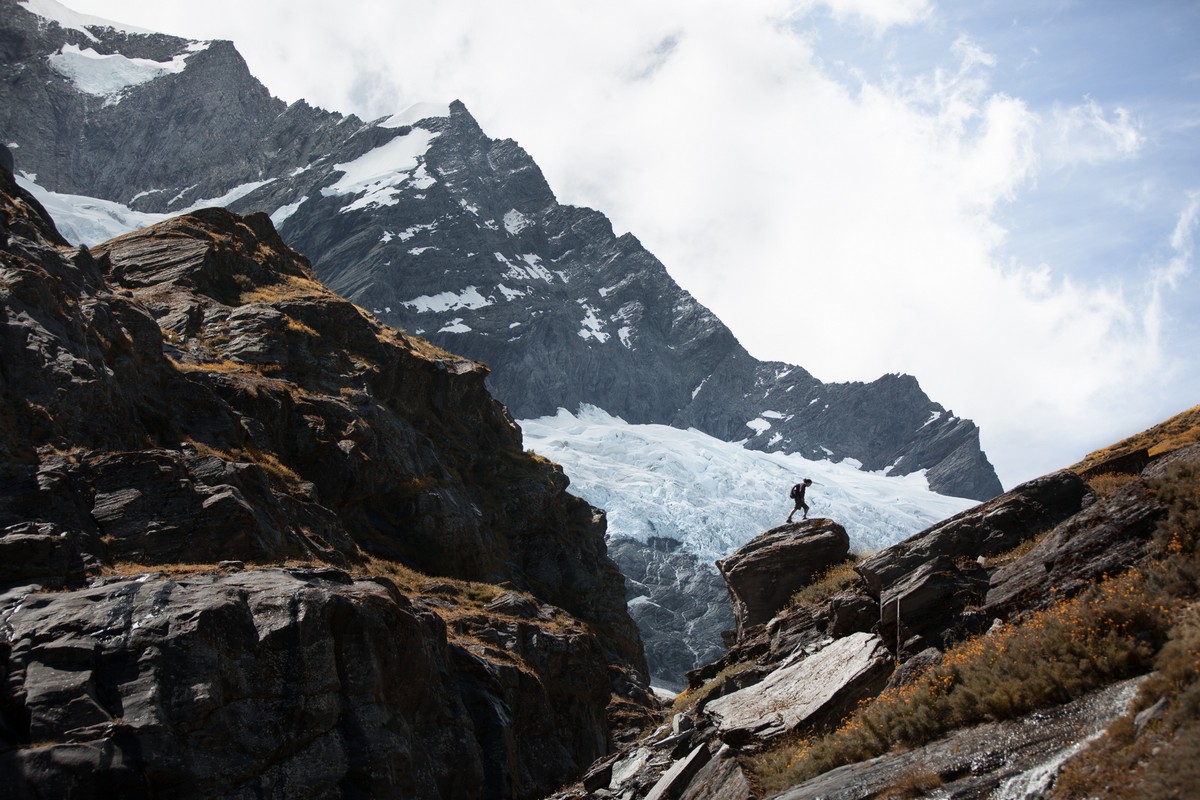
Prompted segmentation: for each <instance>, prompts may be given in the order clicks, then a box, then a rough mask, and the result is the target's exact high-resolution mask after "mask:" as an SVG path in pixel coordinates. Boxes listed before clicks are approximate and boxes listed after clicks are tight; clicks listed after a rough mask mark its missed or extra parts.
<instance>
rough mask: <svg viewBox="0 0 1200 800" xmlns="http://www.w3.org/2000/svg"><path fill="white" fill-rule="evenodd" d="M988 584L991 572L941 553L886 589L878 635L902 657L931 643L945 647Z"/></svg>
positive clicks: (882, 598)
mask: <svg viewBox="0 0 1200 800" xmlns="http://www.w3.org/2000/svg"><path fill="white" fill-rule="evenodd" d="M987 587H988V576H987V572H986V571H985V570H984V569H983V568H982V567H980V566H979V565H978V564H975V563H974V562H972V561H968V562H965V563H963V564H962V566H959V565H957V564H955V562H954V561H953V560H951V559H949V558H947V557H945V556H939V557H937V558H935V559H934V560H933V561H929V562H926V563H924V564H922V565H921V566H919V567H917V568H916V569H915V570H913V571H912V572H911V573H909V574H908V575H906V576H904V577H903V578H902V579H901V580H898V581H896V583H894V584H892V585H891V586H889V587H887V588H886V589H884V591H883V593H882V595H881V596H880V598H879V635H880V636H882V637H883V640H884V642H886V643H887V644H888V646H889V647H891V648H893V650H894V652H895V653H896V655H897V656H899V657H900V658H904V657H906V656H907V655H909V654H910V653H912V652H916V651H917V650H922V649H924V648H926V647H929V646H933V647H937V648H939V649H944V648H945V646H946V644H947V641H946V635H947V633H949V632H950V631H951V630H953V629H954V628H956V627H957V626H958V625H959V624H960V622H961V614H962V612H963V610H964V609H965V608H966V607H967V606H970V605H977V604H979V603H980V602H981V601H982V600H983V597H984V595H985V594H986V593H987Z"/></svg>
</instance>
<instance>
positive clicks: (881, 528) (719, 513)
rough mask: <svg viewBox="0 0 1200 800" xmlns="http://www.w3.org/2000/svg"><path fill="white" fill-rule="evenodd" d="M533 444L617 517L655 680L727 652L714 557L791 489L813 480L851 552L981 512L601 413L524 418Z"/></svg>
mask: <svg viewBox="0 0 1200 800" xmlns="http://www.w3.org/2000/svg"><path fill="white" fill-rule="evenodd" d="M520 424H521V428H522V430H523V431H524V433H525V447H526V448H528V449H530V450H533V451H534V452H536V453H538V454H540V455H543V456H545V457H547V458H549V459H551V460H553V461H556V462H558V463H559V464H561V465H562V466H563V469H564V471H565V472H566V473H567V475H568V476H569V477H570V478H571V487H572V491H574V492H576V493H577V494H579V495H580V496H581V497H583V498H584V499H585V500H587V501H588V502H589V503H591V504H593V505H595V506H599V507H600V508H604V509H605V510H606V511H607V514H608V540H609V545H608V547H609V555H610V556H611V557H612V559H613V560H614V561H616V563H617V566H618V567H620V569H621V572H622V573H623V574H624V575H625V577H626V581H627V587H626V599H627V600H628V601H629V611H630V614H631V616H633V618H634V621H635V622H637V623H638V628H639V629H640V631H641V634H642V641H643V642H644V643H645V647H646V658H647V660H648V661H649V662H650V669H651V675H652V677H653V679H654V680H655V682H656V684H657V685H661V686H663V687H664V688H668V689H672V690H680V689H682V688H683V685H684V681H683V675H684V673H685V672H687V671H688V670H691V669H695V668H696V667H698V666H701V665H703V664H706V663H709V662H711V661H714V660H716V659H717V658H718V657H719V656H720V655H721V654H722V652H723V651H724V646H723V644H722V641H721V636H720V634H721V632H722V631H725V630H729V629H731V628H732V627H733V616H732V612H731V610H730V606H729V597H728V594H727V592H726V588H725V582H724V580H723V579H722V578H721V577H720V576H719V575H718V574H717V572H716V569H715V568H714V566H713V562H714V561H716V560H717V559H718V558H722V557H724V556H727V555H729V554H730V553H732V552H734V551H735V550H737V549H738V548H740V547H742V546H743V545H745V544H746V543H747V542H749V541H750V540H751V539H753V538H754V537H755V536H757V535H758V534H760V533H762V532H763V531H765V530H768V529H770V528H773V527H776V526H778V525H780V524H782V523H783V522H784V520H785V518H786V517H787V515H788V512H789V511H791V509H792V505H793V503H792V501H791V500H790V499H788V497H787V491H788V489H789V488H790V487H791V486H792V484H794V483H797V482H799V481H800V479H801V478H804V477H808V478H812V480H813V485H812V486H811V487H810V488H809V490H808V493H807V499H808V503H809V505H810V506H811V510H810V512H809V515H810V516H811V517H829V518H831V519H834V520H837V521H838V522H839V523H841V524H842V526H843V527H844V528H845V529H846V532H847V533H848V534H849V535H850V544H851V549H852V551H853V552H856V553H859V554H863V553H868V552H873V551H876V550H880V549H883V548H885V547H888V546H890V545H892V544H895V543H896V542H899V541H902V540H904V539H906V538H908V537H909V536H911V535H913V534H914V533H916V532H918V531H920V530H922V529H924V528H926V527H928V526H929V525H931V524H933V523H935V522H938V521H939V520H942V519H945V518H947V517H951V516H953V515H955V514H957V513H959V512H960V511H963V510H964V509H966V508H969V507H970V506H972V505H974V503H973V501H970V500H965V499H962V498H956V497H946V496H944V495H940V494H936V493H934V492H932V491H930V490H929V486H928V484H927V482H926V480H925V478H924V476H923V475H922V474H919V473H918V474H912V475H907V476H905V477H903V478H895V477H887V476H885V475H882V474H879V473H871V472H864V471H862V470H859V469H855V468H854V467H853V466H851V465H850V464H847V463H845V462H842V463H833V462H831V461H828V460H820V461H814V460H809V459H807V458H804V457H803V456H799V455H795V454H784V453H768V452H762V451H758V450H749V449H746V448H744V447H742V446H740V445H737V444H734V443H730V442H723V441H720V440H719V439H715V438H713V437H711V436H708V435H707V434H704V433H701V432H700V431H697V430H695V429H692V430H686V431H685V430H680V429H678V428H672V427H669V426H666V425H631V424H628V423H626V422H625V421H623V420H621V419H617V418H614V417H613V416H611V415H609V414H607V413H605V412H604V411H601V410H599V409H596V408H584V409H582V410H581V411H580V412H579V413H578V414H577V415H576V414H571V413H568V412H567V411H565V410H561V409H560V410H559V412H558V413H557V414H555V415H553V416H547V417H542V418H539V419H530V420H522V421H521V423H520Z"/></svg>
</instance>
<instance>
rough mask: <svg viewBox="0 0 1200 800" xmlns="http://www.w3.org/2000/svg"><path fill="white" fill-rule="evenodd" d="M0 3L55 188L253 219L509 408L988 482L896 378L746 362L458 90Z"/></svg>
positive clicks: (145, 207) (136, 205) (929, 404)
mask: <svg viewBox="0 0 1200 800" xmlns="http://www.w3.org/2000/svg"><path fill="white" fill-rule="evenodd" d="M0 9H3V14H4V30H3V37H4V38H3V47H2V48H0V58H2V59H3V65H4V70H5V75H4V78H3V80H2V81H0V129H2V130H4V131H5V136H6V137H7V139H6V141H9V142H12V143H14V144H17V145H19V150H18V151H17V152H18V153H19V161H20V168H21V170H23V171H25V172H27V173H28V174H30V175H35V176H36V181H37V183H38V184H39V185H40V186H42V187H44V188H46V189H50V190H53V191H56V192H62V193H71V194H77V195H86V196H89V197H95V198H104V199H105V200H108V201H115V202H117V203H120V204H122V205H123V206H124V207H126V208H127V210H126V211H125V212H119V213H124V214H127V215H131V216H136V215H132V212H130V211H128V209H132V210H135V211H137V212H142V213H167V212H172V213H173V212H178V211H180V210H183V209H186V208H189V207H193V206H195V205H196V204H197V203H201V204H207V205H228V206H229V207H231V208H233V209H234V210H237V211H241V212H248V211H254V210H262V211H265V212H266V213H268V214H270V215H271V217H272V219H273V220H274V222H275V224H276V226H277V227H278V228H279V229H280V231H281V233H282V235H283V237H284V239H285V240H287V241H288V242H289V244H291V245H292V246H293V247H295V248H296V249H298V250H299V251H301V252H303V253H305V254H306V255H307V256H308V257H309V258H310V259H311V260H312V264H313V266H314V268H315V270H316V274H317V277H318V278H319V279H320V280H322V281H324V282H325V283H326V284H327V285H328V286H330V287H331V288H332V289H334V290H335V291H337V292H339V293H341V294H342V295H343V296H345V297H347V298H349V299H350V300H352V301H353V302H355V303H357V304H358V305H360V306H363V307H364V308H367V309H370V310H372V311H373V312H374V313H375V314H376V315H377V316H378V317H379V318H380V319H381V320H383V321H385V322H387V323H389V324H392V325H396V326H399V327H402V328H404V329H405V330H408V331H411V332H413V333H418V334H420V335H423V336H425V337H427V338H428V339H430V340H431V341H433V342H435V343H437V344H439V345H441V346H443V347H446V348H448V349H450V350H452V351H453V352H456V353H462V354H464V355H466V356H468V357H470V358H474V359H479V360H482V361H485V362H486V363H488V364H489V365H490V366H491V367H492V374H491V376H490V377H489V385H490V387H491V388H492V390H493V392H494V393H495V395H496V396H497V397H498V398H499V399H500V400H501V401H502V402H504V403H505V404H506V405H507V406H508V407H509V408H510V409H511V411H512V413H513V414H514V416H516V417H517V418H529V417H536V416H539V415H543V414H548V413H554V412H555V410H556V409H557V408H559V407H563V408H567V409H569V410H575V409H576V408H578V406H579V405H580V404H581V403H587V404H590V405H593V406H597V407H599V408H603V409H605V410H606V411H607V412H609V413H610V414H614V415H617V416H620V417H622V418H623V419H625V420H627V421H628V422H631V423H642V422H656V423H665V424H671V425H675V426H678V427H682V428H687V427H696V428H698V429H700V430H702V431H704V432H706V433H709V434H711V435H713V436H716V437H718V438H721V439H724V440H726V441H740V440H743V439H747V440H748V442H747V446H749V447H752V448H759V449H764V450H772V451H786V452H794V453H800V454H802V455H805V456H808V457H811V458H816V459H824V458H831V459H833V460H838V461H840V460H844V459H855V460H856V461H857V462H860V463H861V464H862V466H863V467H864V468H865V469H868V470H884V469H887V470H889V473H890V474H893V475H907V474H910V473H913V472H916V471H919V470H927V476H928V480H929V484H930V486H931V487H932V488H933V489H934V490H936V491H938V492H942V493H944V494H949V495H954V496H960V497H970V498H975V499H987V498H989V497H992V496H993V495H995V494H996V493H997V492H999V491H1000V489H1001V487H1000V484H999V481H998V480H997V478H996V475H995V472H994V470H993V469H992V466H991V465H990V464H989V463H988V461H987V459H986V457H985V456H984V454H983V453H982V452H981V450H980V447H979V432H978V429H977V428H976V427H975V425H974V424H973V423H971V422H970V421H969V420H964V419H961V418H959V417H956V416H955V415H954V414H952V413H950V412H948V411H947V410H946V409H945V408H943V407H942V406H941V405H939V404H937V403H935V402H933V401H931V400H930V399H929V398H928V397H927V396H926V395H925V394H924V392H923V391H922V390H921V388H920V387H919V385H918V384H917V381H916V380H915V379H913V378H912V377H909V376H896V375H891V376H885V377H883V378H881V379H879V380H877V381H874V382H872V383H866V384H864V383H842V384H825V383H822V382H821V381H819V380H817V379H816V378H814V377H813V376H812V375H810V374H809V373H808V372H806V371H805V370H804V369H802V368H801V367H798V366H794V365H789V364H782V363H766V362H760V361H758V360H756V359H754V358H753V357H751V356H750V355H749V354H748V353H747V352H746V351H745V349H744V348H742V346H741V345H740V344H739V343H738V342H737V340H736V338H735V337H734V335H733V334H732V333H731V332H730V330H729V329H728V328H726V327H725V325H724V324H722V323H721V321H720V320H718V319H717V318H716V317H715V316H713V314H712V313H710V312H709V311H708V310H707V309H706V308H704V307H703V306H701V305H700V304H698V303H697V302H696V301H695V300H694V299H693V298H692V297H691V296H690V295H689V294H688V293H687V292H686V291H684V290H683V289H681V288H680V287H679V286H678V285H677V284H676V283H675V282H674V281H673V280H672V279H671V277H670V276H669V275H668V274H667V271H666V270H665V269H664V267H663V265H662V264H661V263H660V262H659V261H658V260H657V259H656V258H655V257H654V256H653V255H651V254H650V253H649V252H647V251H646V250H645V248H643V247H642V246H641V244H640V243H639V242H638V240H637V239H636V238H634V237H633V236H632V235H629V234H626V235H624V236H616V235H614V232H613V230H612V226H611V225H610V223H609V221H608V220H607V219H606V218H605V217H604V216H603V215H602V214H600V213H598V212H596V211H592V210H589V209H583V208H576V207H571V206H565V205H562V204H560V203H559V202H558V201H557V200H556V198H555V196H554V194H553V192H552V191H551V189H550V187H549V186H548V185H547V183H546V181H545V179H544V177H543V176H542V173H541V171H540V170H539V169H538V167H537V165H536V164H535V163H534V161H533V160H532V159H531V158H530V157H529V155H528V154H526V153H525V151H524V150H522V149H521V148H520V147H519V146H518V145H517V144H516V143H515V142H513V141H511V140H501V141H498V140H494V139H491V138H488V136H486V135H485V134H484V132H483V131H482V130H481V129H480V127H479V126H478V124H476V122H475V120H474V119H473V118H472V117H471V115H470V114H469V113H468V111H467V109H466V108H465V107H464V106H463V105H462V104H461V103H457V102H455V103H451V104H449V105H448V106H441V107H433V106H421V107H417V108H415V109H410V110H409V111H408V112H406V113H404V114H402V115H398V116H393V117H388V118H384V119H381V120H376V121H374V122H370V123H365V122H363V121H361V120H359V119H357V118H355V117H353V116H349V117H345V116H342V115H340V114H336V113H331V112H326V111H322V110H319V109H315V108H312V107H311V106H308V105H307V104H305V103H304V102H302V101H301V102H297V103H293V104H291V105H288V104H285V103H284V102H283V101H281V100H278V99H275V98H273V97H271V96H270V94H269V92H268V91H267V89H266V88H264V87H263V86H262V84H260V83H259V82H258V81H257V80H255V79H254V78H253V77H252V76H251V75H250V73H249V72H248V70H247V68H246V65H245V63H244V62H243V60H242V58H241V57H240V56H239V55H238V53H237V52H236V50H235V49H234V48H233V46H232V45H231V44H230V43H228V42H190V41H187V40H184V39H179V38H174V37H169V36H162V35H142V34H137V33H130V32H127V31H123V30H118V29H114V28H111V27H101V26H96V25H92V26H90V27H89V26H85V25H82V24H74V23H73V22H72V19H70V18H64V19H63V20H60V21H59V22H53V21H49V20H46V19H44V18H39V17H37V16H35V15H34V14H32V13H30V12H29V11H28V10H27V9H26V8H25V7H24V6H23V5H21V4H19V3H17V2H14V0H0Z"/></svg>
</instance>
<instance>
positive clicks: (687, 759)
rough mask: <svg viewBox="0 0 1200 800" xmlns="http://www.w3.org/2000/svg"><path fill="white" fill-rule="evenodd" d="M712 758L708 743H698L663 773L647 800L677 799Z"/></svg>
mask: <svg viewBox="0 0 1200 800" xmlns="http://www.w3.org/2000/svg"><path fill="white" fill-rule="evenodd" d="M711 758H712V754H711V753H709V751H708V745H706V744H702V745H697V746H696V747H695V748H693V749H692V751H691V752H690V753H688V754H687V755H686V756H684V757H683V758H681V759H679V760H678V761H676V762H675V763H674V764H672V765H671V767H670V768H669V769H668V770H667V771H666V772H664V773H663V775H662V777H661V778H659V779H658V782H657V783H655V784H654V786H653V788H651V789H650V793H649V794H647V795H646V800H676V799H677V798H678V797H679V796H680V795H681V794H683V791H684V789H686V788H687V787H688V784H690V783H691V782H692V779H693V778H695V777H696V773H698V772H699V771H700V769H701V768H702V767H704V766H705V765H706V764H707V763H708V762H709V760H710V759H711Z"/></svg>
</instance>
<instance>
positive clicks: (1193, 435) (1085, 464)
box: [1071, 405, 1200, 473]
mask: <svg viewBox="0 0 1200 800" xmlns="http://www.w3.org/2000/svg"><path fill="white" fill-rule="evenodd" d="M1197 442H1200V405H1197V406H1192V407H1191V408H1189V409H1188V410H1187V411H1182V412H1180V413H1178V414H1176V415H1175V416H1173V417H1171V418H1170V419H1168V420H1166V421H1165V422H1160V423H1159V424H1157V425H1155V426H1153V427H1152V428H1147V429H1146V430H1144V431H1142V432H1141V433H1138V434H1136V435H1134V436H1130V437H1129V438H1127V439H1122V440H1121V441H1119V442H1117V443H1116V444H1111V445H1109V446H1108V447H1103V448H1101V449H1099V450H1096V451H1095V452H1093V453H1089V454H1088V455H1087V457H1086V458H1084V459H1083V460H1082V461H1080V462H1079V463H1078V464H1075V465H1073V466H1072V467H1071V469H1073V470H1075V471H1076V472H1080V473H1082V472H1086V471H1087V470H1089V469H1092V468H1093V467H1096V466H1098V465H1099V464H1103V463H1104V462H1106V461H1111V460H1112V459H1114V458H1119V457H1121V456H1124V455H1129V454H1131V453H1136V452H1137V451H1139V450H1145V451H1147V452H1148V453H1149V455H1150V456H1158V455H1162V454H1164V453H1169V452H1171V451H1173V450H1178V449H1180V448H1182V447H1187V446H1188V445H1189V444H1196V443H1197Z"/></svg>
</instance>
